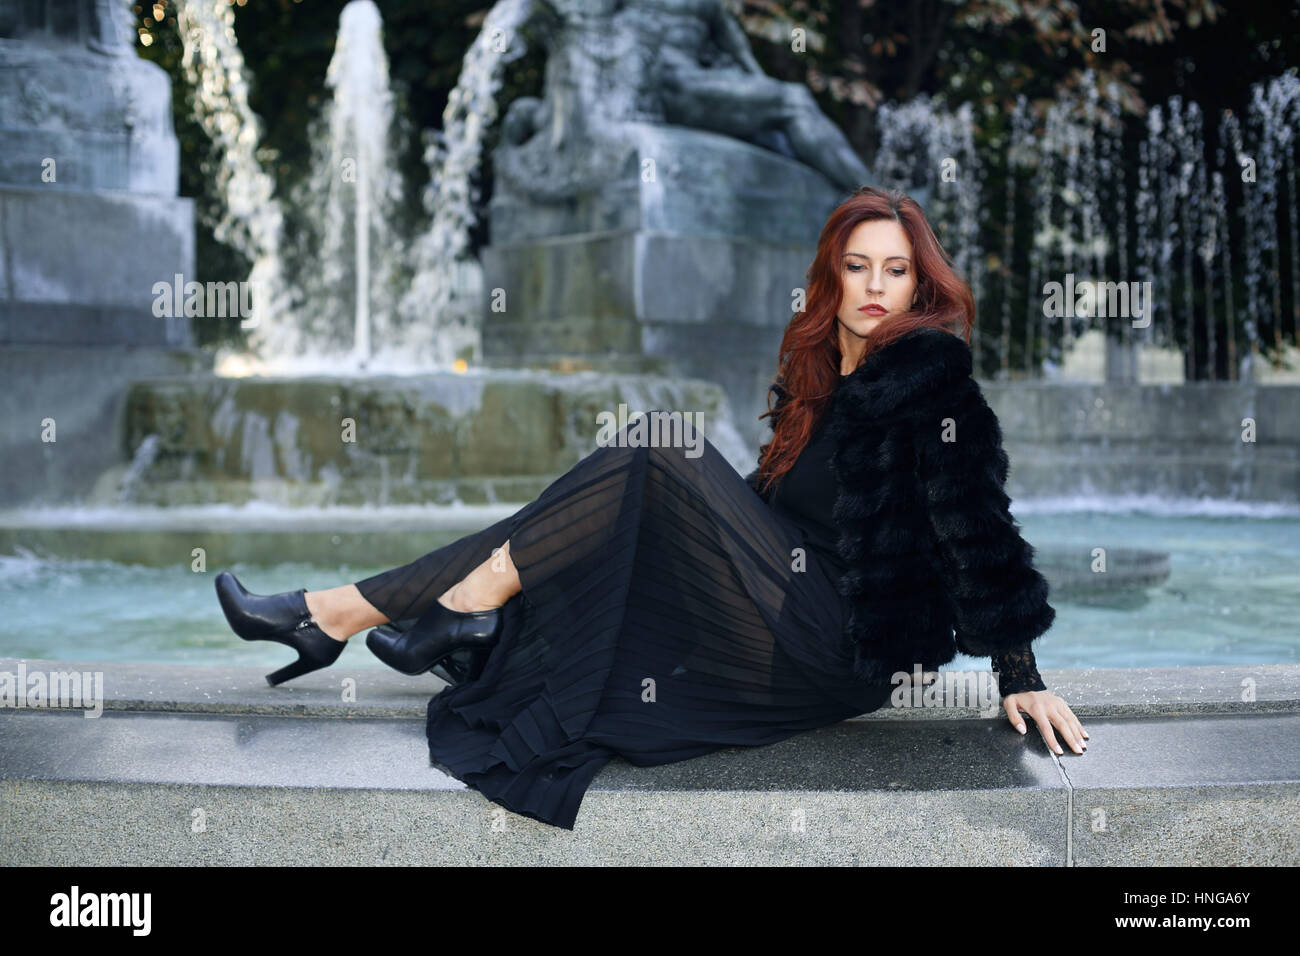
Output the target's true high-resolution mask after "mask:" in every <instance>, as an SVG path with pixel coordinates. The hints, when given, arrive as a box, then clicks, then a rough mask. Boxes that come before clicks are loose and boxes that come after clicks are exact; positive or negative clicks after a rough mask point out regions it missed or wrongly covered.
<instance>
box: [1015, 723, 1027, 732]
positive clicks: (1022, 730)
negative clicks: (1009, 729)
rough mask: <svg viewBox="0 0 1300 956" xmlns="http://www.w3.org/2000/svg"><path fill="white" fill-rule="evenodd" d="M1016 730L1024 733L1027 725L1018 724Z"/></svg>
mask: <svg viewBox="0 0 1300 956" xmlns="http://www.w3.org/2000/svg"><path fill="white" fill-rule="evenodd" d="M1016 730H1018V731H1020V732H1021V733H1022V734H1023V733H1024V732H1025V725H1024V724H1016Z"/></svg>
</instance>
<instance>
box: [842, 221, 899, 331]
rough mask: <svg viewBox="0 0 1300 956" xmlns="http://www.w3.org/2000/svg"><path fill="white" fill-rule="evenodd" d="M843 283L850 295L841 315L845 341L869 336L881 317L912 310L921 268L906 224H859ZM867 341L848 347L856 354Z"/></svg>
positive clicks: (848, 249) (847, 252)
mask: <svg viewBox="0 0 1300 956" xmlns="http://www.w3.org/2000/svg"><path fill="white" fill-rule="evenodd" d="M840 282H841V283H842V284H843V286H844V295H843V298H842V299H841V300H840V310H839V313H838V315H837V318H838V319H839V324H840V329H839V331H840V340H841V342H845V337H846V335H847V336H848V341H847V342H845V344H849V345H852V344H854V343H853V339H854V337H857V338H859V339H865V338H866V336H867V334H868V333H869V332H870V331H871V330H872V329H874V328H875V327H876V326H877V325H879V324H880V323H881V322H884V321H887V320H888V319H889V318H891V317H892V316H896V315H899V314H900V313H903V312H907V311H909V310H910V309H911V308H912V307H913V304H914V302H913V300H914V299H915V297H916V271H915V269H914V267H913V265H912V243H911V242H910V241H909V240H908V238H907V233H906V232H905V231H904V230H903V227H902V226H901V225H899V223H897V222H895V221H894V220H893V219H873V220H871V221H870V222H860V223H858V225H857V226H856V227H855V228H854V230H853V231H852V232H851V233H849V241H848V242H847V243H846V244H845V246H844V259H843V260H842V261H841V263H840ZM881 310H883V312H882V311H881ZM864 344H865V343H862V342H857V343H856V345H857V346H858V347H857V348H850V349H846V350H843V351H846V352H847V354H850V355H851V354H853V353H855V352H859V350H860V348H861V347H862V346H863V345H864Z"/></svg>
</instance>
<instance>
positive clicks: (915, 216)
mask: <svg viewBox="0 0 1300 956" xmlns="http://www.w3.org/2000/svg"><path fill="white" fill-rule="evenodd" d="M873 219H893V220H894V221H895V222H897V223H898V224H899V225H900V226H902V227H903V231H904V232H906V233H907V238H908V240H909V241H910V242H911V244H912V261H913V264H914V268H915V270H916V273H915V274H916V282H917V289H916V306H915V307H914V308H913V309H911V310H910V311H908V312H905V313H903V314H901V315H898V316H896V317H892V318H890V319H888V320H887V321H885V322H882V323H880V324H879V325H877V326H876V328H875V329H873V330H872V332H871V334H870V335H868V336H867V345H866V350H865V351H864V352H863V356H862V358H863V360H865V359H866V357H867V356H868V355H871V354H872V353H873V352H875V351H877V350H878V349H881V348H883V347H885V346H886V345H888V344H889V343H890V342H893V341H894V340H895V339H897V338H899V337H900V336H902V335H905V334H907V333H908V332H911V331H912V330H914V329H918V328H921V327H923V326H928V327H930V328H938V329H943V330H944V331H946V332H952V333H953V334H955V335H959V336H960V337H961V338H962V339H963V340H964V341H965V342H966V343H967V344H969V343H970V330H971V327H972V326H973V325H974V323H975V297H974V296H973V295H972V294H971V291H970V287H969V286H967V285H966V283H965V282H964V281H962V279H961V277H960V276H958V275H957V273H956V271H954V269H953V267H952V260H951V259H950V258H949V257H948V254H947V253H946V252H944V249H943V246H941V245H940V244H939V240H938V238H937V237H936V236H935V234H934V230H932V229H931V228H930V223H929V222H928V221H927V220H926V218H925V213H924V212H923V211H922V210H921V207H920V206H919V205H918V204H917V202H916V200H914V199H912V198H911V197H910V196H908V195H906V194H904V193H902V192H900V191H898V190H889V191H886V190H882V189H876V188H874V187H872V186H863V187H861V188H859V189H858V190H856V191H855V192H854V193H853V195H852V196H850V197H849V198H848V199H846V200H845V201H844V202H842V203H841V204H840V205H839V206H838V207H837V208H836V209H835V211H834V212H833V213H831V215H830V218H829V219H827V220H826V225H825V226H823V227H822V232H821V236H820V238H819V239H818V240H817V255H816V257H815V258H814V259H813V262H812V265H811V266H809V267H808V271H807V272H806V273H805V278H806V279H807V280H808V292H807V299H806V302H805V308H804V310H803V311H802V312H801V313H799V314H798V315H796V316H795V317H794V318H793V319H791V320H790V324H789V325H787V326H786V327H785V334H784V335H783V336H782V337H781V351H780V353H779V354H778V359H777V378H778V379H779V380H780V384H781V387H782V388H783V389H784V390H785V392H786V396H785V398H784V400H783V404H782V406H781V415H780V416H779V417H778V419H777V423H776V427H775V429H774V430H773V432H772V440H771V441H770V442H768V443H767V444H765V445H763V446H762V447H761V448H759V458H760V461H761V463H762V464H761V465H760V468H759V479H760V482H761V483H762V484H761V487H762V488H763V489H764V490H765V491H766V489H767V488H768V487H769V486H771V485H772V484H773V483H775V482H777V481H779V480H780V478H781V476H782V475H784V474H785V473H786V472H787V471H789V470H790V468H791V467H793V465H794V463H795V459H797V458H798V457H799V453H800V452H802V451H803V450H804V447H805V446H806V445H807V444H808V442H809V441H810V440H811V439H812V435H813V432H815V431H816V430H817V423H818V421H819V420H820V419H821V416H822V414H823V413H824V412H825V411H826V409H827V407H828V406H829V405H830V400H831V397H832V395H833V394H834V391H835V387H836V385H838V384H839V377H840V364H841V358H842V356H841V355H840V344H839V335H838V329H837V326H838V324H839V323H838V319H837V318H836V315H837V314H838V313H839V310H840V303H841V301H842V299H843V296H844V284H843V281H842V279H841V272H842V269H843V264H842V263H843V259H844V247H845V246H846V245H847V244H848V241H849V235H850V234H851V233H852V232H853V230H854V228H856V227H857V225H858V224H859V223H863V222H869V221H871V220H873ZM769 394H770V393H769ZM769 404H770V403H769ZM771 414H772V409H771V408H769V409H768V410H767V411H766V412H765V413H764V414H763V415H761V416H759V417H760V419H763V418H767V417H768V416H769V415H771Z"/></svg>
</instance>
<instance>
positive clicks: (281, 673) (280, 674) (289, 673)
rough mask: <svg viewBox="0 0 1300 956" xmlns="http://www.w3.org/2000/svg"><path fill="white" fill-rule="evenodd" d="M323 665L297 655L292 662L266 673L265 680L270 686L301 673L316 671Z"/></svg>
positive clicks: (298, 675)
mask: <svg viewBox="0 0 1300 956" xmlns="http://www.w3.org/2000/svg"><path fill="white" fill-rule="evenodd" d="M322 666H323V665H321V664H318V663H316V662H315V661H312V660H310V659H308V658H306V657H299V658H298V659H297V660H296V661H294V662H293V663H292V664H286V665H285V666H284V667H281V668H280V669H279V670H278V671H274V672H273V673H270V674H267V675H266V682H267V683H268V684H270V685H271V686H272V687H275V686H276V685H277V684H283V683H284V682H285V681H287V680H293V678H295V677H301V676H302V675H303V674H307V673H310V672H311V671H318V670H320V669H321V667H322Z"/></svg>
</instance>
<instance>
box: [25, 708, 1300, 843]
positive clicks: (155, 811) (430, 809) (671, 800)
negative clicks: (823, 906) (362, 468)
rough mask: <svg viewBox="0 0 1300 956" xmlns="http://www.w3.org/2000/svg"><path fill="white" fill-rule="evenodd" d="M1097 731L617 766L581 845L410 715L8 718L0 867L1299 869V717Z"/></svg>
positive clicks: (596, 798) (945, 726)
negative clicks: (503, 792) (1049, 745)
mask: <svg viewBox="0 0 1300 956" xmlns="http://www.w3.org/2000/svg"><path fill="white" fill-rule="evenodd" d="M1088 730H1089V733H1090V735H1091V740H1090V741H1089V743H1090V746H1089V750H1088V752H1087V753H1085V754H1083V755H1075V754H1072V753H1068V752H1067V754H1066V755H1065V756H1064V757H1055V756H1053V755H1052V754H1050V753H1048V751H1047V749H1046V747H1045V745H1044V744H1043V742H1042V740H1041V738H1038V737H1037V736H1035V735H1033V734H1032V732H1031V734H1030V735H1029V736H1027V737H1021V736H1020V735H1019V734H1017V733H1016V732H1015V731H1014V730H1012V729H1011V728H1010V726H1008V725H1006V724H1005V723H1002V722H1000V721H973V720H930V721H910V722H902V723H894V724H889V723H884V722H881V721H879V720H877V721H868V720H854V721H844V722H842V723H839V724H835V725H832V726H829V727H825V728H821V729H818V730H814V731H809V732H807V733H803V734H797V735H795V736H793V737H791V738H788V739H786V740H783V741H780V742H778V743H775V744H771V745H768V746H764V747H741V748H738V747H729V748H725V749H723V750H719V751H717V752H715V753H712V754H708V755H705V756H703V757H698V758H695V759H692V760H687V761H681V762H678V763H673V764H665V765H661V766H656V767H636V766H632V765H630V764H628V763H627V762H625V761H623V760H621V759H618V758H616V759H614V760H613V761H611V763H610V764H608V765H607V766H606V767H605V768H604V769H603V770H602V771H601V772H600V773H599V774H597V776H596V778H595V780H594V781H593V783H592V786H591V788H590V790H589V791H588V793H587V796H586V798H585V799H584V802H583V805H582V809H581V811H580V813H579V815H578V820H577V826H576V828H575V830H574V831H572V832H570V831H567V830H561V829H558V828H554V827H549V826H547V825H545V824H542V823H540V822H538V821H535V820H531V819H528V818H526V817H521V816H518V815H515V814H511V813H509V812H508V811H505V810H503V809H501V808H499V807H497V806H496V805H495V804H492V803H490V802H489V801H487V800H486V799H485V798H483V797H482V796H481V795H480V794H478V793H477V792H476V791H473V790H471V789H468V788H466V787H464V786H463V785H462V784H460V783H459V782H458V781H456V780H453V779H452V778H450V777H448V776H446V775H445V774H443V773H441V772H439V771H438V770H436V769H434V768H431V767H429V766H428V753H427V749H426V743H425V740H424V736H423V727H422V726H421V724H420V723H418V722H416V721H411V720H405V719H391V718H389V719H380V718H355V719H344V720H339V719H333V720H331V719H305V720H304V719H301V718H293V717H280V716H261V715H250V714H238V713H211V714H164V713H157V712H154V713H143V712H129V711H118V710H112V711H108V712H106V713H105V715H104V716H103V717H102V718H100V719H96V720H86V719H83V718H82V717H81V716H80V715H78V714H76V713H75V712H72V711H68V710H62V711H60V710H27V711H24V710H19V709H7V710H4V711H0V864H4V865H33V864H44V865H70V864H74V863H75V864H80V865H84V864H85V863H86V862H87V861H93V862H95V863H96V864H99V865H136V864H179V865H228V864H259V865H267V864H290V865H328V864H383V863H388V864H425V865H428V864H447V863H452V864H455V863H470V864H475V863H478V864H503V865H512V864H514V865H522V864H529V865H536V864H537V863H539V862H541V863H544V864H574V863H576V864H620V863H636V864H643V863H647V862H649V863H659V864H696V865H698V864H701V863H703V864H710V865H720V864H762V863H775V864H796V865H845V864H847V865H861V864H868V865H882V864H883V865H909V864H910V865H917V864H920V865H927V864H928V865H952V864H954V863H957V864H977V865H1008V864H1029V865H1070V864H1075V865H1128V864H1131V863H1134V862H1142V863H1144V864H1146V865H1173V864H1187V863H1192V864H1196V863H1209V862H1216V863H1217V862H1222V861H1223V860H1231V861H1232V862H1234V863H1237V864H1251V865H1279V864H1280V865H1295V864H1296V863H1297V862H1300V822H1298V821H1300V814H1298V813H1297V812H1296V811H1297V809H1300V733H1298V731H1300V715H1296V714H1272V715H1268V714H1257V715H1243V714H1238V715H1226V714H1220V715H1214V716H1208V717H1179V718H1165V719H1094V720H1090V721H1088ZM199 811H201V812H199ZM196 820H202V821H203V826H202V828H201V829H200V830H198V831H197V832H196V830H195V828H194V823H195V821H196Z"/></svg>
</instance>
